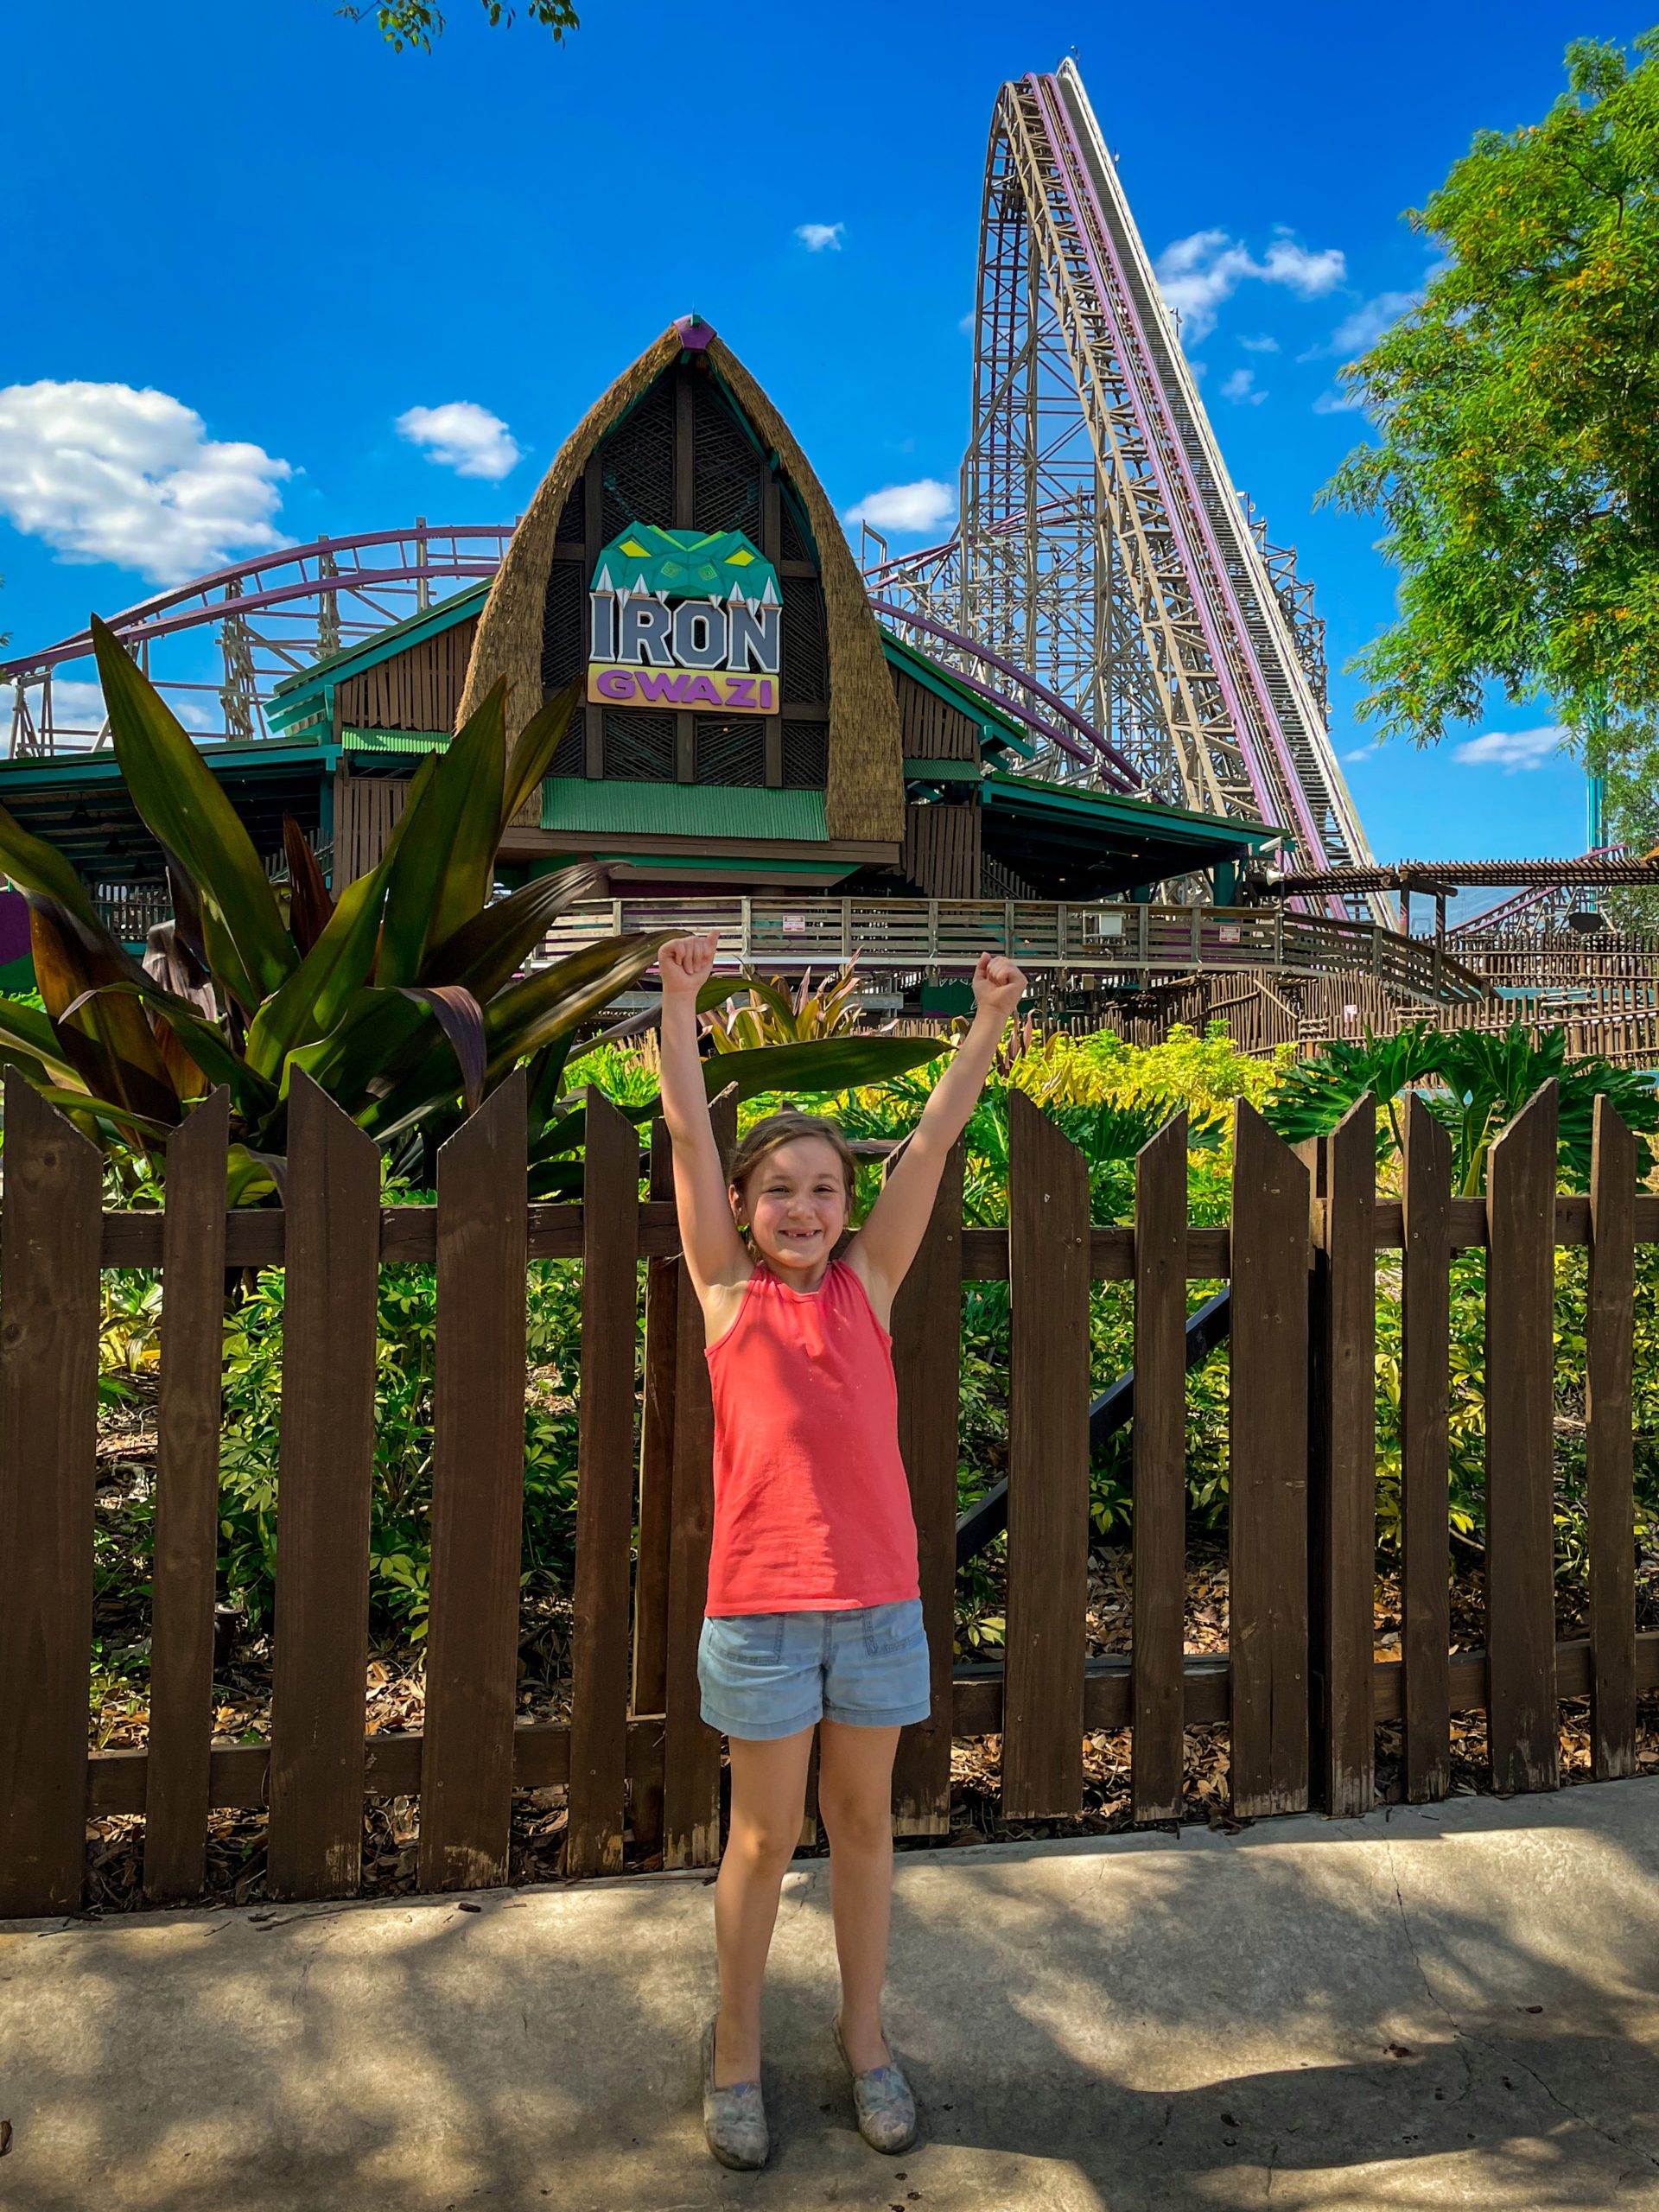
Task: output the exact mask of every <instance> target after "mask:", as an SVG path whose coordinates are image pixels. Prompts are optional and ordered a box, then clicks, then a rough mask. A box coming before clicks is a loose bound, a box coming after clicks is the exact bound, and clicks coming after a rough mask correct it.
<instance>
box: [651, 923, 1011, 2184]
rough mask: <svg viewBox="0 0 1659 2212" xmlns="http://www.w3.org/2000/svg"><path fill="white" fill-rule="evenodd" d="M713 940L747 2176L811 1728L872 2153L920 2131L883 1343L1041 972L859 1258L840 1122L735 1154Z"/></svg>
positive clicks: (892, 1392)
mask: <svg viewBox="0 0 1659 2212" xmlns="http://www.w3.org/2000/svg"><path fill="white" fill-rule="evenodd" d="M717 943H718V938H716V937H715V936H714V935H710V936H708V937H689V938H680V939H678V940H677V942H676V943H673V944H668V945H665V946H664V949H663V952H662V957H661V963H660V964H661V973H662V979H663V1028H662V1052H663V1114H664V1120H665V1122H667V1125H668V1132H669V1135H670V1136H671V1139H672V1141H673V1146H674V1187H675V1194H676V1198H677V1204H678V1209H679V1222H680V1236H681V1240H682V1243H683V1249H684V1253H685V1260H686V1265H687V1268H689V1270H690V1276H691V1281H692V1282H693V1284H694V1285H695V1286H696V1293H697V1297H698V1299H699V1300H700V1301H701V1303H702V1313H703V1323H704V1327H705V1330H706V1332H707V1337H708V1345H709V1351H708V1359H709V1381H710V1384H711V1386H712V1389H713V1394H714V1407H715V1527H714V1542H713V1548H712V1553H711V1556H710V1559H709V1602H708V1609H707V1610H708V1618H707V1619H706V1620H705V1621H704V1623H703V1627H702V1643H701V1647H700V1649H699V1652H698V1659H697V1673H698V1680H699V1681H700V1684H701V1686H702V1717H703V1719H704V1720H706V1721H707V1722H708V1724H709V1726H710V1727H711V1728H718V1729H721V1731H723V1732H724V1733H725V1734H726V1736H727V1737H728V1739H729V1741H730V1747H731V1829H730V1834H729V1836H728V1840H727V1845H726V1852H725V1855H724V1857H723V1858H722V1859H721V1865H720V1876H719V1879H718V1882H717V1884H716V1885H715V1942H716V1944H717V1947H718V1950H719V1955H720V2009H719V2011H718V2012H717V2013H716V2014H715V2017H714V2018H713V2019H711V2020H710V2021H709V2024H708V2026H707V2028H706V2029H705V2031H704V2032H703V2039H702V2102H703V2129H704V2133H706V2135H707V2136H708V2139H709V2149H710V2150H711V2151H712V2152H714V2154H715V2158H718V2159H719V2160H720V2161H721V2164H723V2165H728V2166H735V2167H740V2168H747V2167H756V2166H761V2165H764V2164H765V2163H766V2152H767V2147H768V2138H767V2133H766V2110H765V2107H764V2105H763V2103H762V2101H761V2094H760V1985H761V1980H762V1977H763V1975H764V1974H765V1971H766V1952H767V1948H768V1947H769V1946H770V1944H771V1942H772V1924H773V1923H774V1921H775V1920H776V1918H777V1916H778V1897H779V1890H780V1889H781V1887H782V1885H783V1878H784V1872H785V1868H786V1867H787V1866H788V1865H789V1861H790V1859H791V1856H792V1855H793V1853H794V1851H795V1847H796V1845H797V1843H798V1841H799V1839H800V1833H801V1820H802V1814H803V1809H804V1801H805V1791H806V1767H807V1756H808V1753H809V1751H810V1749H811V1744H812V1732H813V1730H814V1729H815V1728H817V1730H818V1732H819V1735H818V1813H819V1817H820V1818H821V1819H822V1821H823V1825H824V1829H825V1832H826V1834H828V1836H829V1864H830V1902H831V1907H832V1910H833V1914H834V1918H835V1929H836V1955H837V1958H838V1960H839V1961H840V1966H841V2008H840V2011H839V2012H838V2013H837V2015H836V2020H835V2022H834V2033H835V2039H836V2049H837V2050H839V2051H840V2053H841V2056H842V2061H843V2063H845V2065H846V2067H847V2069H848V2071H849V2073H850V2074H851V2075H852V2077H853V2101H854V2105H855V2110H856V2113H857V2115H858V2126H859V2132H860V2133H861V2135H862V2136H863V2138H864V2139H865V2141H866V2142H867V2143H868V2144H869V2145H871V2147H872V2148H873V2149H874V2150H877V2151H887V2152H897V2151H903V2150H905V2149H906V2148H908V2146H909V2145H911V2144H912V2142H913V2141H914V2140H915V2138H916V2107H915V2104H914V2102H913V2101H912V2096H911V2093H910V2088H909V2084H908V2083H907V2082H906V2080H905V2076H904V2074H903V2073H902V2071H901V2070H900V2069H899V2064H898V2063H897V2061H896V2060H895V2058H894V2057H893V2052H892V2050H890V2049H889V2048H888V2045H887V2041H886V2039H885V2037H883V2034H882V2031H881V1984H882V1980H883V1977H884V1975H885V1974H886V1971H887V1921H888V1913H889V1907H890V1903H891V1896H892V1887H893V1826H892V1815H891V1808H892V1791H893V1753H894V1751H896V1750H897V1748H898V1743H899V1730H900V1728H902V1727H904V1726H906V1723H908V1722H912V1721H916V1720H923V1719H926V1717H927V1714H928V1712H929V1710H930V1699H929V1688H928V1656H927V1639H926V1635H925V1631H924V1629H923V1626H922V1608H921V1599H920V1594H919V1586H918V1580H917V1563H916V1524H915V1522H914V1520H913V1519H912V1515H911V1509H910V1492H909V1488H908V1485H907V1484H906V1479H905V1470H904V1466H903V1464H902V1463H901V1461H900V1459H899V1427H898V1395H897V1390H896V1388H895V1385H894V1382H893V1354H892V1348H891V1339H890V1338H889V1336H888V1333H887V1332H888V1324H889V1322H890V1319H891V1318H892V1313H893V1298H894V1295H895V1294H896V1293H897V1291H898V1288H899V1284H900V1283H901V1282H903V1281H904V1279H905V1275H906V1272H907V1270H908V1269H909V1267H910V1264H911V1262H912V1260H913V1259H914V1258H915V1256H916V1253H917V1249H918V1246H919V1245H920V1243H921V1241H922V1236H923V1234H924V1232H925V1230H926V1228H927V1224H928V1220H929V1217H930V1216H931V1213H932V1211H933V1200H934V1196H935V1193H936V1192H938V1185H939V1176H940V1174H941V1173H942V1171H943V1169H944V1161H945V1157H946V1155H947V1154H948V1153H949V1152H950V1147H951V1146H952V1145H953V1144H954V1143H955V1142H956V1141H957V1137H958V1136H960V1135H961V1134H962V1130H963V1125H964V1123H965V1122H967V1119H968V1116H969V1113H970V1112H971V1111H972V1110H973V1106H974V1102H975V1100H976V1098H977V1097H978V1096H979V1093H980V1091H981V1090H982V1087H983V1085H984V1082H985V1077H986V1076H987V1074H988V1072H989V1070H990V1065H991V1060H992V1058H993V1056H994V1055H995V1051H996V1047H997V1044H998V1041H999V1039H1001V1034H1002V1031H1003V1028H1004V1027H1005V1025H1006V1024H1007V1019H1008V1016H1009V1015H1010V1014H1012V1013H1013V1012H1014V1007H1015V1006H1016V1005H1017V1004H1018V1002H1019V1000H1020V994H1021V992H1022V991H1023V990H1024V989H1025V988H1026V979H1025V977H1024V976H1022V975H1021V974H1020V970H1019V969H1018V968H1016V967H1015V966H1014V963H1013V962H1012V961H1011V960H1005V959H1002V958H1001V957H998V956H997V955H995V954H991V953H982V954H981V956H980V959H979V964H978V967H977V969H976V972H975V975H974V998H975V1001H976V1014H975V1017H974V1022H973V1026H972V1027H971V1028H970V1029H969V1032H968V1034H967V1036H966V1037H965V1038H964V1039H963V1041H962V1043H961V1044H960V1045H959V1046H957V1051H956V1053H955V1056H954V1058H952V1060H951V1063H950V1067H949V1068H948V1069H947V1070H946V1071H945V1073H944V1076H943V1077H941V1078H940V1080H939V1083H938V1086H937V1088H936V1089H935V1090H934V1091H933V1094H932V1096H931V1098H930V1099H929V1100H928V1103H927V1106H926V1109H925V1111H924V1113H923V1115H922V1117H921V1120H920V1122H918V1125H917V1128H916V1130H915V1133H914V1134H913V1135H912V1137H911V1140H910V1142H909V1143H908V1144H907V1145H906V1147H905V1150H904V1152H903V1154H901V1155H900V1157H899V1161H898V1164H897V1165H896V1166H895V1167H894V1168H893V1172H892V1173H891V1174H890V1175H889V1176H888V1178H887V1182H886V1184H885V1185H884V1186H883V1188H882V1192H881V1195H880V1198H878V1199H877V1201H876V1203H875V1205H874V1206H873V1207H872V1208H871V1210H870V1214H869V1218H868V1220H867V1221H866V1222H865V1224H864V1225H863V1227H862V1228H861V1230H859V1233H858V1236H857V1237H856V1239H855V1242H854V1243H853V1245H852V1246H851V1249H849V1254H848V1256H847V1258H846V1259H845V1260H844V1261H843V1260H838V1259H836V1257H835V1252H836V1244H837V1243H838V1242H839V1240H840V1238H841V1236H842V1231H843V1230H845V1229H846V1227H847V1225H848V1222H849V1216H850V1212H851V1208H852V1201H853V1193H854V1190H855V1181H854V1170H853V1155H852V1153H851V1151H850V1150H849V1147H848V1143H847V1140H846V1139H845V1137H844V1136H843V1135H842V1133H841V1131H840V1129H838V1128H836V1125H835V1123H834V1122H826V1121H823V1120H820V1119H819V1117H818V1116H816V1115H812V1114H793V1113H791V1114H773V1115H771V1116H768V1118H767V1119H766V1120H765V1121H763V1122H760V1123H758V1124H757V1125H756V1127H755V1128H753V1129H751V1130H750V1132H749V1134H748V1135H747V1137H746V1138H745V1139H744V1140H743V1141H742V1143H741V1144H740V1145H739V1147H738V1148H737V1153H736V1155H735V1157H734V1159H733V1161H732V1163H731V1168H730V1172H729V1173H728V1172H727V1170H726V1169H725V1168H724V1167H723V1166H722V1165H721V1160H720V1156H719V1154H718V1152H717V1151H716V1149H715V1139H714V1131H713V1129H712V1128H711V1127H710V1124H709V1108H708V1101H707V1095H706V1093H705V1091H704V1088H703V1078H702V1065H701V1063H700V1061H699V1059H698V1055H697V1014H696V1004H697V992H698V989H699V988H700V987H701V986H702V984H703V983H704V982H706V981H707V980H708V977H709V972H710V970H711V969H712V968H713V966H714V959H715V946H716V944H717ZM746 1238H747V1243H746V1242H745V1239H746Z"/></svg>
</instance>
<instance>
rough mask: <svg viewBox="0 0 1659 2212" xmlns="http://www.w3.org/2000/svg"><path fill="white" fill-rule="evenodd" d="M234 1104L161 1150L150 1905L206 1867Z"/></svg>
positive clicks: (211, 1105) (226, 1096)
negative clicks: (228, 1167)
mask: <svg viewBox="0 0 1659 2212" xmlns="http://www.w3.org/2000/svg"><path fill="white" fill-rule="evenodd" d="M230 1106H231V1096H230V1093H229V1091H227V1090H216V1091H214V1092H213V1096H211V1097H209V1098H205V1099H204V1100H203V1101H202V1102H201V1103H200V1105H199V1106H198V1107H197V1108H196V1109H195V1110H194V1113H192V1114H191V1115H190V1116H189V1118H188V1120H187V1121H186V1122H185V1124H184V1127H183V1128H181V1129H180V1130H179V1132H178V1133H177V1135H175V1137H174V1138H173V1139H172V1141H171V1142H170V1143H169V1144H168V1148H167V1212H166V1220H165V1230H166V1234H165V1236H164V1237H163V1240H162V1332H161V1368H162V1376H161V1390H160V1398H159V1403H158V1405H157V1408H156V1553H155V1558H154V1561H153V1563H152V1566H151V1569H150V1592H151V1594H150V1626H149V1768H148V1770H147V1771H146V1777H145V1779H146V1789H145V1797H144V1813H145V1819H144V1894H145V1895H146V1896H147V1897H150V1898H151V1899H153V1900H154V1901H155V1902H156V1903H161V1902H162V1901H164V1900H165V1901H174V1900H177V1899H181V1898H184V1897H197V1896H199V1895H200V1891H201V1886H202V1882H203V1880H204V1878H205V1877H206V1873H207V1810H208V1790H209V1782H208V1771H209V1766H210V1762H211V1755H212V1735H213V1595H214V1577H215V1574H216V1572H217V1569H218V1564H219V1425H220V1421H221V1419H222V1416H223V1398H224V1376H225V1162H226V1152H227V1150H228V1148H229V1143H230V1126H231V1122H230Z"/></svg>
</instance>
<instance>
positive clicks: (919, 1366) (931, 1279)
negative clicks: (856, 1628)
mask: <svg viewBox="0 0 1659 2212" xmlns="http://www.w3.org/2000/svg"><path fill="white" fill-rule="evenodd" d="M962 1171H963V1154H962V1147H961V1146H960V1145H956V1146H954V1147H952V1149H951V1153H950V1158H949V1159H948V1160H946V1162H945V1165H944V1174H943V1176H942V1177H941V1178H940V1179H939V1195H938V1199H937V1200H936V1201H935V1204H934V1207H933V1217H932V1219H931V1221H930V1222H929V1224H928V1230H927V1234H926V1236H925V1237H924V1238H923V1239H922V1248H921V1249H920V1251H919V1252H918V1254H917V1255H916V1258H915V1261H914V1262H913V1263H912V1267H911V1270H910V1273H909V1274H907V1275H906V1277H905V1280H904V1283H903V1286H902V1287H901V1288H900V1290H899V1295H898V1297H897V1298H896V1299H895V1300H893V1371H894V1374H895V1376H896V1377H897V1379H898V1384H899V1452H900V1454H901V1455H902V1457H903V1459H904V1463H905V1471H906V1474H907V1475H908V1476H909V1478H910V1498H911V1508H912V1511H913V1512H914V1514H915V1516H916V1544H917V1553H918V1561H919V1565H920V1569H921V1590H922V1618H923V1620H924V1621H925V1624H926V1627H927V1647H928V1659H929V1664H930V1671H931V1686H932V1696H933V1710H932V1712H931V1713H930V1714H929V1716H928V1718H927V1719H925V1720H920V1721H918V1722H917V1723H916V1725H915V1726H913V1727H911V1728H906V1730H905V1731H904V1732H903V1734H902V1735H901V1736H900V1737H899V1751H898V1756H897V1758H895V1759H894V1762H893V1834H895V1835H948V1834H950V1669H951V1666H952V1664H953V1662H954V1658H955V1652H956V1631H957V1607H956V1597H957V1394H958V1387H959V1381H958V1378H959V1376H960V1374H961V1366H962Z"/></svg>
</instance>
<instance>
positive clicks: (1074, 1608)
mask: <svg viewBox="0 0 1659 2212" xmlns="http://www.w3.org/2000/svg"><path fill="white" fill-rule="evenodd" d="M1008 1267H1009V1319H1010V1335H1009V1345H1008V1580H1007V1689H1006V1693H1005V1711H1004V1715H1003V1724H1002V1726H1003V1733H1002V1808H1003V1811H1004V1812H1005V1813H1006V1814H1007V1815H1008V1816H1009V1817H1010V1818H1011V1819H1016V1820H1018V1819H1026V1818H1032V1817H1035V1816H1039V1815H1043V1814H1045V1813H1075V1812H1076V1811H1077V1809H1078V1808H1079V1806H1080V1805H1081V1803H1082V1802H1083V1662H1084V1650H1085V1648H1086V1647H1085V1620H1084V1615H1085V1611H1086V1607H1087V1599H1088V1580H1089V1170H1088V1166H1087V1163H1086V1162H1085V1160H1084V1157H1083V1154H1081V1153H1080V1152H1079V1151H1078V1150H1077V1147H1076V1146H1075V1145H1073V1144H1072V1143H1071V1142H1070V1141H1069V1140H1068V1139H1067V1138H1066V1137H1065V1135H1062V1133H1061V1132H1060V1130H1059V1129H1058V1128H1057V1127H1056V1126H1055V1124H1054V1123H1053V1122H1051V1121H1050V1120H1049V1119H1048V1117H1047V1116H1046V1114H1044V1113H1043V1112H1042V1110H1041V1109H1040V1108H1039V1107H1038V1106H1036V1105H1034V1104H1033V1103H1032V1101H1031V1100H1030V1099H1029V1098H1028V1097H1027V1096H1026V1094H1025V1093H1024V1091H1022V1090H1014V1091H1010V1092H1009V1094H1008Z"/></svg>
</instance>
